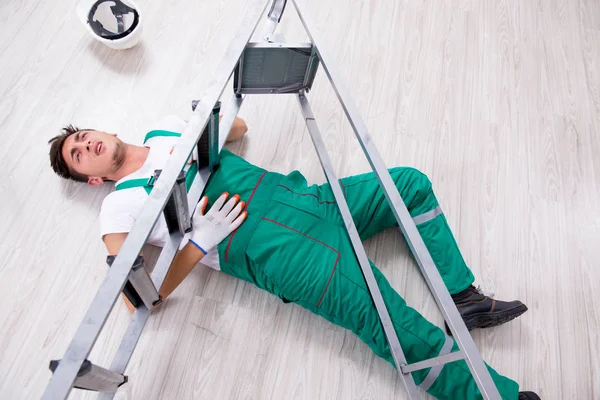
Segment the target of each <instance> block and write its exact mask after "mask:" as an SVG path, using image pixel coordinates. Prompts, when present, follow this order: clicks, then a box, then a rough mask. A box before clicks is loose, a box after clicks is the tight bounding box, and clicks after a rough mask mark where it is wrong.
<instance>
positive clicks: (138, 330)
mask: <svg viewBox="0 0 600 400" xmlns="http://www.w3.org/2000/svg"><path fill="white" fill-rule="evenodd" d="M244 99H245V96H243V97H241V98H238V97H237V96H235V94H232V95H231V98H230V100H229V102H228V104H227V105H226V106H225V108H224V112H223V118H222V119H221V122H220V123H219V131H220V132H229V131H230V130H231V127H232V126H233V122H234V120H235V117H236V116H237V114H238V113H239V110H240V108H241V106H242V104H243V101H244ZM226 139H227V135H219V143H218V150H219V151H220V150H221V149H222V148H223V146H224V145H225V141H226ZM209 169H210V168H209V167H204V168H201V169H200V170H199V171H198V175H199V176H200V187H201V188H200V190H199V191H198V193H197V194H196V193H194V194H193V200H194V201H196V202H197V201H198V200H200V194H201V193H202V191H203V190H204V186H205V184H206V182H208V178H209V176H210V171H209ZM182 239H183V236H182V235H181V233H180V232H173V233H171V234H170V235H169V239H168V240H167V242H166V244H165V246H164V247H163V249H162V251H161V253H160V256H159V258H158V260H157V261H156V265H155V267H154V273H153V274H152V281H153V282H154V284H155V286H156V287H157V288H160V287H161V286H162V284H163V282H164V280H165V277H166V276H167V272H168V271H169V267H170V265H171V262H172V261H173V258H174V257H175V254H176V253H177V248H178V247H179V244H180V243H181V241H182ZM150 314H151V312H150V310H148V309H147V308H145V307H139V308H137V309H136V310H135V313H134V314H133V317H132V320H131V322H130V323H129V326H128V328H127V331H126V332H125V334H124V335H123V339H122V341H121V345H120V346H119V348H118V350H117V353H116V354H115V356H114V358H113V362H112V364H111V365H110V370H111V371H115V372H118V373H120V374H124V373H125V370H126V368H127V365H128V364H129V360H130V359H131V357H132V356H133V352H134V350H135V347H136V345H137V342H138V340H139V338H140V336H141V335H142V331H143V329H144V326H145V325H146V322H147V321H148V318H149V317H150ZM114 396H115V393H100V394H99V395H98V399H101V400H112V399H113V398H114Z"/></svg>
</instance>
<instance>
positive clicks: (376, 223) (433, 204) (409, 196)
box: [340, 168, 475, 294]
mask: <svg viewBox="0 0 600 400" xmlns="http://www.w3.org/2000/svg"><path fill="white" fill-rule="evenodd" d="M389 171H390V175H391V176H392V179H393V181H394V182H395V183H396V187H397V188H398V191H399V192H400V195H401V196H402V199H403V200H404V203H405V204H406V207H407V209H408V211H409V213H410V215H411V216H412V217H413V220H414V221H415V223H416V225H417V229H418V230H419V233H420V234H421V237H422V238H423V240H424V242H425V245H426V246H427V249H428V250H429V252H430V254H431V257H432V258H433V261H434V263H435V265H436V266H437V268H438V270H439V271H440V274H441V276H442V279H443V280H444V283H445V284H446V287H447V288H448V291H449V292H450V294H456V293H460V292H461V291H463V290H465V289H466V288H468V287H469V286H470V285H471V284H472V283H473V281H474V280H475V278H474V276H473V274H472V273H471V270H470V269H469V268H468V267H467V264H466V263H465V261H464V259H463V257H462V254H461V252H460V250H459V248H458V245H457V244H456V241H455V240H454V236H453V235H452V231H451V230H450V227H449V226H448V223H447V222H446V218H445V217H444V214H442V212H441V208H440V206H439V203H438V201H437V199H436V197H435V195H434V194H433V190H432V188H431V182H430V181H429V179H428V178H427V177H426V176H425V175H424V174H423V173H421V172H419V171H418V170H416V169H413V168H393V169H390V170H389ZM340 181H341V184H342V188H343V189H342V190H343V192H344V195H345V196H346V201H347V203H348V207H349V208H350V211H351V212H352V217H353V219H354V223H355V224H356V229H357V230H358V233H359V234H360V236H361V238H362V239H363V240H365V239H367V238H369V237H371V236H373V235H374V234H376V233H378V232H381V231H383V230H385V229H388V228H391V227H394V226H397V223H396V219H395V217H394V215H393V213H392V210H391V208H390V207H389V205H388V203H387V201H386V199H385V196H384V194H383V191H382V190H381V188H380V186H379V183H378V181H377V178H376V177H375V174H373V173H368V174H363V175H356V176H351V177H347V178H342V179H341V180H340Z"/></svg>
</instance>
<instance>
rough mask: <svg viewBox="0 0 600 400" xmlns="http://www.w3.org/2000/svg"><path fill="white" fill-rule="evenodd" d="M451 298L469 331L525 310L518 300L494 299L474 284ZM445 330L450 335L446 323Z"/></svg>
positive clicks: (493, 324) (511, 316) (491, 324)
mask: <svg viewBox="0 0 600 400" xmlns="http://www.w3.org/2000/svg"><path fill="white" fill-rule="evenodd" d="M492 296H493V295H492ZM452 299H453V300H454V304H456V307H457V308H458V312H459V313H460V315H461V316H462V318H463V320H464V321H465V325H467V329H468V330H469V331H470V330H473V329H475V328H490V327H492V326H497V325H501V324H503V323H505V322H508V321H510V320H512V319H515V318H517V317H518V316H519V315H521V314H523V313H524V312H525V311H527V306H526V305H525V304H523V303H521V302H520V301H518V300H515V301H500V300H496V299H493V298H492V297H491V296H488V295H487V294H485V293H483V292H482V291H481V290H479V289H476V288H475V287H474V286H469V287H468V288H466V289H465V290H463V291H462V292H460V293H458V294H455V295H452ZM446 332H447V333H448V334H449V335H451V332H450V329H449V328H448V325H447V324H446Z"/></svg>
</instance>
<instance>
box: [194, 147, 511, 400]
mask: <svg viewBox="0 0 600 400" xmlns="http://www.w3.org/2000/svg"><path fill="white" fill-rule="evenodd" d="M390 173H391V176H392V178H393V179H394V181H395V183H396V185H397V187H398V190H399V191H400V194H401V195H402V198H403V199H404V201H405V203H406V205H407V208H408V210H409V212H410V214H411V216H412V217H413V219H414V221H415V224H417V227H418V230H419V232H420V234H421V235H422V237H423V240H424V241H425V244H426V246H427V248H428V249H429V251H430V253H431V256H432V257H433V260H434V262H435V264H436V266H437V267H438V269H439V271H440V274H441V275H442V278H443V280H444V282H445V283H446V285H447V287H448V290H449V291H450V293H451V294H455V293H458V292H460V291H462V290H463V289H465V288H467V287H468V286H469V285H470V284H471V283H472V282H473V280H474V278H473V275H472V273H471V271H470V270H469V268H468V267H467V266H466V264H465V262H464V260H463V258H462V255H461V253H460V250H459V248H458V246H457V244H456V242H455V240H454V237H453V235H452V232H451V231H450V228H449V226H448V224H447V222H446V219H445V217H444V215H443V214H442V213H441V211H440V208H439V204H438V202H437V200H436V198H435V195H434V193H433V191H432V188H431V183H430V181H429V180H428V178H427V177H426V176H425V175H423V174H422V173H421V172H419V171H417V170H415V169H412V168H393V169H391V170H390ZM340 182H341V184H342V187H343V192H344V195H345V197H346V201H347V202H348V206H349V208H350V210H351V212H352V217H353V219H354V223H355V224H356V227H357V229H358V232H359V234H360V235H361V238H362V239H363V240H364V239H367V238H368V237H370V236H372V235H374V234H376V233H377V232H380V231H383V230H384V229H387V228H390V227H393V226H396V220H395V218H394V216H393V215H392V212H391V209H390V208H389V206H388V205H387V202H386V200H385V198H384V195H383V192H382V191H381V190H380V189H379V185H378V182H377V180H376V178H375V176H374V174H372V173H370V174H364V175H358V176H352V177H349V178H343V179H341V180H340ZM223 192H228V193H229V194H230V195H233V194H239V195H240V196H241V199H242V200H244V201H246V203H247V211H248V218H247V220H246V221H245V222H244V223H243V224H242V225H241V226H240V228H239V229H238V230H237V231H235V232H233V233H232V234H231V235H230V236H229V237H227V238H226V239H225V240H224V241H223V242H221V243H220V244H219V258H220V260H219V261H220V267H221V270H222V271H223V272H225V273H227V274H229V275H232V276H235V277H237V278H240V279H243V280H245V281H248V282H252V283H253V284H255V285H256V286H258V287H259V288H262V289H264V290H267V291H268V292H270V293H272V294H274V295H276V296H279V297H280V298H281V299H282V300H283V301H285V302H294V303H296V304H298V305H300V306H302V307H304V308H306V309H308V310H310V311H312V312H313V313H315V314H317V315H320V316H322V317H324V318H326V319H327V320H329V321H331V322H332V323H334V324H337V325H339V326H342V327H344V328H347V329H350V330H351V331H352V332H354V333H355V334H356V335H358V337H359V338H360V339H361V340H363V341H364V342H365V343H366V344H367V345H369V347H371V349H372V350H373V351H374V352H375V353H376V354H377V355H378V356H380V357H383V358H384V359H386V360H388V361H389V362H390V363H392V365H394V362H393V359H392V356H391V353H390V349H389V347H388V343H387V340H386V337H385V334H384V331H383V328H382V326H381V323H380V321H379V317H378V314H377V310H376V308H375V305H374V304H373V301H372V299H371V297H370V295H369V291H368V289H367V286H366V283H365V281H364V278H363V275H362V272H361V269H360V266H359V264H358V262H357V260H356V257H355V255H354V251H353V249H352V245H351V242H350V239H349V237H348V234H347V232H346V230H345V228H344V223H343V220H342V218H341V216H340V214H339V211H338V209H337V206H336V204H335V201H334V197H333V193H332V191H331V188H330V186H329V185H328V184H323V185H312V186H308V185H307V183H306V180H305V178H304V177H303V176H302V175H301V174H300V173H299V172H298V171H294V172H292V173H290V174H289V175H281V174H278V173H272V172H267V171H265V170H263V169H261V168H258V167H256V166H254V165H252V164H250V163H248V162H247V161H245V160H243V159H242V158H240V157H238V156H236V155H234V154H232V153H231V152H229V151H227V150H226V149H223V150H222V151H221V159H220V167H219V169H218V170H217V171H216V172H215V173H213V175H212V177H211V179H210V181H209V183H208V185H207V187H206V189H205V193H204V194H205V195H206V196H208V198H209V207H210V205H212V201H214V200H216V199H217V198H218V197H219V196H220V195H221V194H222V193H223ZM371 266H372V268H373V272H374V274H375V277H376V279H377V283H378V285H379V288H380V290H381V294H382V296H383V299H384V300H385V302H386V305H387V308H388V311H389V313H390V316H391V319H392V322H393V323H394V326H395V328H396V332H397V334H398V338H399V340H400V344H401V346H402V349H403V351H404V353H405V355H406V358H407V361H408V362H409V363H414V362H417V361H421V360H424V359H427V358H431V357H435V356H438V355H443V354H448V353H449V352H451V351H456V350H458V347H457V346H456V344H455V342H454V340H453V339H452V338H450V337H449V336H447V335H446V334H445V333H444V332H443V331H442V329H440V328H438V327H437V326H435V325H433V324H431V323H430V322H429V321H427V320H426V319H425V318H424V317H423V316H421V315H420V314H419V313H418V312H417V311H415V310H414V309H412V308H411V307H409V306H407V305H406V303H405V301H404V300H403V299H402V297H401V296H400V295H399V294H398V293H396V291H395V290H394V289H393V288H392V287H391V286H390V284H389V283H388V281H387V280H386V278H385V277H384V276H383V274H382V273H381V272H380V271H379V270H378V269H377V268H376V267H375V265H373V263H371ZM488 368H489V367H488ZM489 370H490V373H491V374H492V378H493V379H494V381H495V383H496V385H497V387H498V389H499V391H500V393H501V395H502V397H503V398H504V399H508V400H513V399H517V397H518V385H517V383H516V382H514V381H512V380H510V379H508V378H505V377H503V376H500V375H499V374H498V373H496V372H495V371H494V370H493V369H491V368H489ZM413 377H414V379H415V381H416V383H417V384H419V385H420V386H421V388H422V389H423V390H426V391H427V392H428V393H429V394H431V395H432V396H434V397H436V398H439V399H480V398H481V395H480V393H479V389H478V388H477V385H476V384H475V381H474V380H473V379H472V377H471V374H470V372H469V370H468V368H467V365H466V363H465V361H463V360H461V361H457V362H453V363H450V364H446V365H445V366H443V367H433V368H428V369H425V370H421V371H416V372H414V373H413Z"/></svg>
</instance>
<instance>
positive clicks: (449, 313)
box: [292, 0, 501, 400]
mask: <svg viewBox="0 0 600 400" xmlns="http://www.w3.org/2000/svg"><path fill="white" fill-rule="evenodd" d="M292 4H293V5H294V7H295V9H296V11H297V13H298V16H299V18H300V21H301V22H302V25H303V26H304V29H305V30H306V33H307V35H308V36H309V38H310V40H311V42H312V43H313V45H314V46H315V47H316V51H317V54H318V56H319V59H320V60H321V64H322V65H323V69H324V71H325V73H326V74H327V77H328V78H329V82H330V83H331V86H332V88H333V90H334V92H335V94H336V96H337V98H338V100H339V102H340V104H341V105H342V108H343V109H344V112H345V114H346V117H347V118H348V121H349V122H350V125H351V126H352V129H353V130H354V133H355V135H356V137H357V139H358V141H359V143H360V145H361V147H362V149H363V151H364V153H365V156H366V157H367V160H368V161H369V164H370V165H371V168H372V169H373V172H374V173H375V175H376V177H377V180H378V181H379V184H380V186H381V188H382V190H383V191H384V193H385V197H386V200H387V202H388V204H389V205H390V207H391V209H392V211H393V214H394V216H395V218H396V220H397V222H398V225H399V227H400V229H401V231H402V233H403V234H404V236H405V238H406V242H407V244H408V246H409V248H410V249H411V251H412V253H413V254H414V256H415V259H416V260H417V264H418V266H419V268H420V270H421V272H422V274H423V276H424V278H425V281H426V282H427V286H428V287H429V289H430V291H431V293H432V295H433V297H434V299H435V301H436V303H437V305H438V308H439V309H440V311H441V313H442V315H443V316H444V319H445V320H446V322H447V323H448V326H449V327H450V330H451V331H452V333H453V337H454V339H455V340H456V342H457V343H458V346H459V348H460V349H461V350H463V351H464V354H465V361H466V363H467V365H468V367H469V370H470V371H471V374H472V376H473V378H474V379H475V381H476V383H477V386H478V387H479V390H480V391H481V393H482V395H483V397H484V398H485V399H486V400H487V399H491V400H496V399H497V400H500V399H501V397H500V393H499V392H498V389H497V387H496V385H495V384H494V381H493V380H492V377H491V375H490V373H489V371H488V369H487V367H486V365H485V363H484V362H483V359H482V358H481V354H480V353H479V350H478V349H477V347H476V345H475V342H474V341H473V338H472V337H471V335H470V334H469V331H468V330H467V327H466V326H465V323H464V321H463V320H462V318H461V316H460V314H459V312H458V310H457V308H456V305H455V304H454V302H453V301H452V298H451V296H450V293H449V292H448V290H447V288H446V286H445V284H444V282H443V280H442V277H441V276H440V274H439V271H438V270H437V268H436V266H435V264H434V262H433V259H432V258H431V255H430V254H429V251H428V250H427V247H426V246H425V243H424V242H423V238H422V237H421V235H420V234H419V232H418V230H417V227H416V225H415V224H414V222H413V220H412V218H411V216H410V214H409V212H408V210H407V208H406V205H405V204H404V201H403V200H402V197H401V196H400V193H399V192H398V188H397V187H396V185H395V184H394V182H393V180H392V177H391V176H390V173H389V171H388V170H387V168H386V167H385V164H384V163H383V160H382V158H381V156H380V155H379V152H378V150H377V148H376V147H375V144H374V143H373V140H372V139H371V137H370V135H369V133H368V130H367V127H366V125H365V123H364V122H363V120H362V118H361V116H360V113H359V112H358V109H357V108H356V106H355V104H354V102H353V100H352V98H351V96H350V95H349V93H348V91H347V89H346V87H345V85H344V84H342V79H341V77H340V76H339V75H338V72H337V71H339V69H338V68H336V67H335V65H336V63H335V61H334V60H333V57H332V56H331V54H332V53H331V52H329V50H328V48H327V47H326V44H325V43H324V40H323V38H322V37H321V35H320V33H319V31H318V30H317V29H316V24H315V23H314V21H313V20H312V17H311V15H310V13H308V12H307V10H306V7H305V6H304V5H303V4H302V3H301V1H300V0H292Z"/></svg>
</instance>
